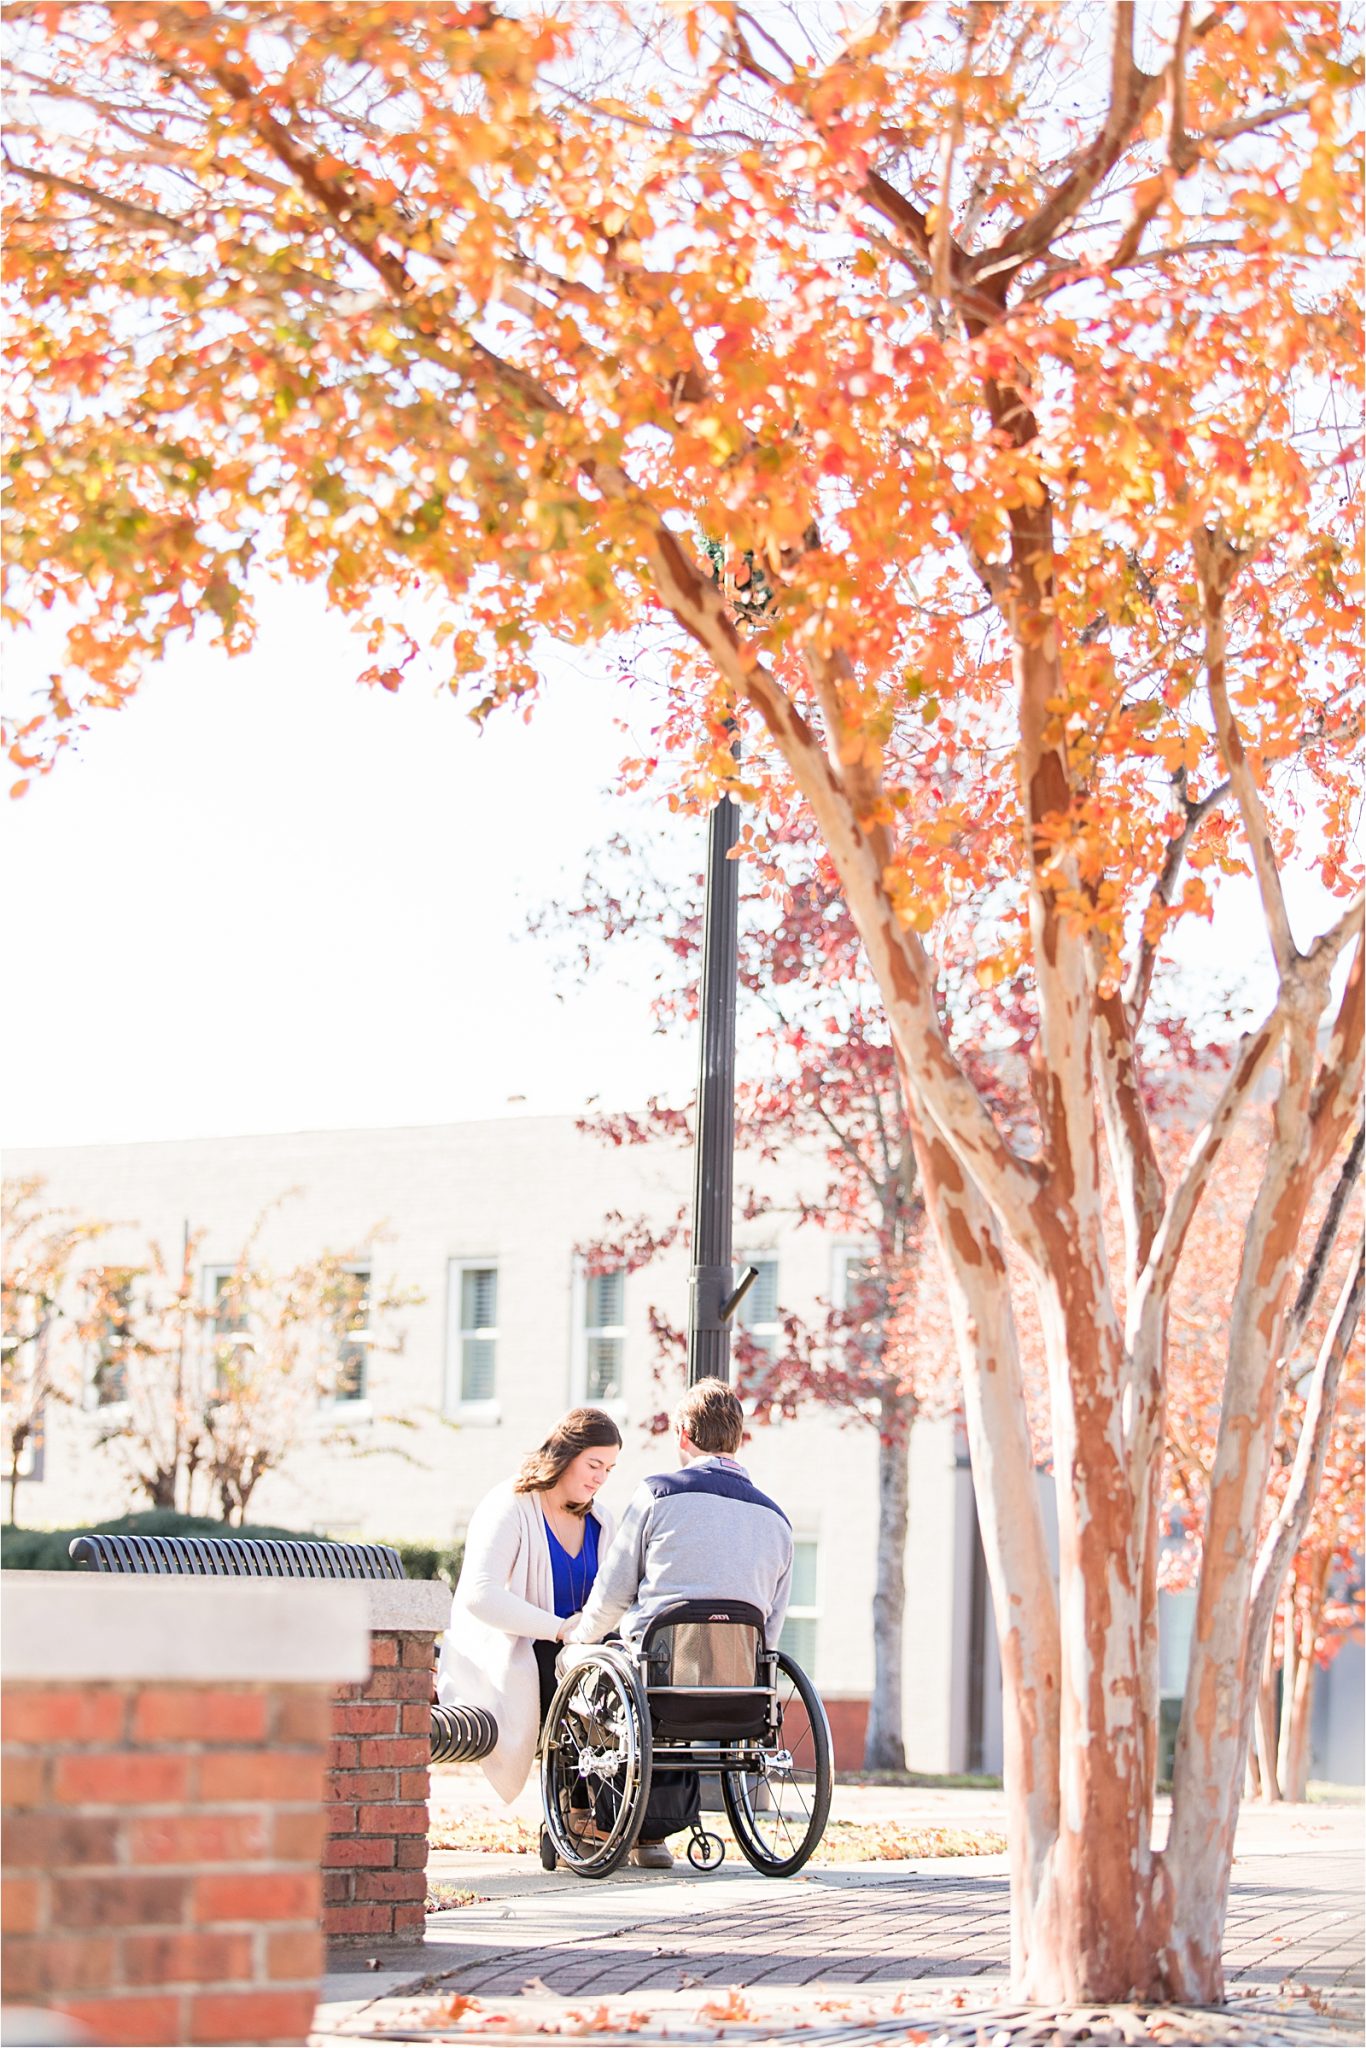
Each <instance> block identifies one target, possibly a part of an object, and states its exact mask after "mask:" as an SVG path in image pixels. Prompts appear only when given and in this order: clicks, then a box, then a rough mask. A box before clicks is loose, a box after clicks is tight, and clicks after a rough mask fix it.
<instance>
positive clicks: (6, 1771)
mask: <svg viewBox="0 0 1366 2048" xmlns="http://www.w3.org/2000/svg"><path fill="white" fill-rule="evenodd" d="M47 1767H48V1760H47V1758H46V1757H45V1756H13V1755H7V1756H6V1757H5V1759H4V1761H3V1763H2V1764H0V1788H2V1789H0V1797H3V1799H4V1802H5V1807H6V1810H7V1811H8V1812H12V1813H13V1812H19V1811H21V1810H22V1809H23V1808H25V1807H30V1806H43V1805H45V1804H46V1801H47V1796H48V1792H47V1778H48V1769H47Z"/></svg>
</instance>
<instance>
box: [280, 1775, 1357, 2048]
mask: <svg viewBox="0 0 1366 2048" xmlns="http://www.w3.org/2000/svg"><path fill="white" fill-rule="evenodd" d="M495 1811H498V1812H501V1811H502V1810H501V1809H497V1808H496V1807H495V1806H494V1805H493V1803H492V1802H491V1801H487V1800H486V1799H485V1797H484V1793H483V1788H482V1781H480V1782H479V1783H478V1784H476V1783H475V1781H474V1779H473V1776H472V1774H469V1773H466V1772H460V1773H452V1774H444V1773H443V1774H442V1776H441V1780H440V1783H439V1786H438V1800H437V1805H436V1826H437V1829H438V1831H439V1829H440V1826H441V1820H442V1816H443V1815H445V1816H449V1815H450V1814H451V1813H453V1812H460V1813H462V1814H463V1813H469V1814H473V1815H475V1816H478V1815H479V1814H481V1813H482V1814H490V1815H491V1814H493V1813H494V1812H495ZM514 1811H515V1812H516V1813H517V1814H518V1815H519V1816H520V1817H521V1818H522V1819H524V1820H526V1821H528V1822H530V1823H532V1824H534V1823H535V1821H536V1819H537V1807H536V1802H535V1800H534V1798H530V1799H524V1800H523V1801H520V1802H519V1804H518V1807H517V1808H516V1809H514ZM834 1817H835V1818H836V1819H844V1820H858V1821H877V1822H894V1823H896V1824H898V1825H900V1826H902V1827H920V1826H930V1827H953V1828H958V1829H971V1830H975V1831H976V1830H983V1829H991V1828H996V1829H998V1830H999V1828H1000V1827H1001V1823H1002V1809H1001V1798H1000V1795H999V1794H992V1793H978V1792H942V1791H937V1790H931V1791H916V1790H906V1789H902V1788H886V1787H840V1788H838V1790H837V1792H836V1799H835V1808H834ZM1363 1821H1364V1817H1363V1814H1362V1811H1361V1809H1359V1808H1342V1807H1334V1808H1329V1807H1288V1808H1280V1809H1271V1810H1268V1811H1265V1812H1263V1811H1260V1810H1249V1811H1248V1813H1247V1814H1246V1815H1245V1816H1244V1820H1243V1824H1242V1826H1241V1827H1240V1830H1239V1837H1238V1855H1237V1860H1236V1862H1235V1865H1234V1871H1233V1886H1232V1894H1231V1899H1230V1906H1229V1915H1228V1927H1227V1945H1226V1951H1225V1954H1226V1968H1227V1979H1228V1991H1229V2000H1230V2005H1229V2008H1228V2009H1227V2010H1226V2011H1224V2012H1221V2013H1218V2014H1214V2013H1204V2012H1187V2013H1184V2014H1181V2015H1177V2014H1175V2013H1171V2012H1165V2011H1162V2010H1161V2009H1154V2010H1153V2011H1152V2012H1151V2013H1150V2014H1147V2015H1145V2014H1143V2013H1141V2012H1139V2011H1138V2010H1136V2009H1134V2008H1116V2009H1111V2010H1109V2011H1108V2012H1107V2013H1106V2015H1105V2016H1104V2017H1103V2018H1102V2015H1100V2014H1097V2015H1095V2016H1094V2018H1093V2020H1092V2022H1091V2027H1090V2031H1089V2034H1087V2035H1083V2034H1082V2033H1080V2032H1079V2031H1077V2030H1076V2029H1075V2028H1073V2027H1067V2026H1064V2025H1062V2024H1060V2018H1049V2017H1048V2016H1046V2015H1045V2014H1043V2013H1041V2012H1039V2011H1037V2010H1036V2011H1035V2012H1033V2013H1032V2014H1025V2013H1022V2012H1012V2011H1011V2010H1010V2009H1008V2008H1006V2007H1004V2006H1003V2005H1001V2004H1000V2003H999V2001H1000V2000H1001V1999H1002V1997H1003V1996H1004V1994H1005V1991H1006V1986H1007V1976H1008V1954H1009V1896H1008V1886H1007V1881H1006V1862H1005V1858H1004V1856H956V1857H950V1858H935V1859H930V1858H926V1859H923V1860H919V1861H914V1862H876V1863H859V1864H852V1863H850V1864H835V1865H832V1866H828V1867H821V1866H820V1865H819V1864H816V1865H809V1866H808V1868H807V1870H806V1871H804V1872H803V1873H802V1874H801V1875H800V1876H799V1877H797V1878H793V1879H789V1880H787V1881H785V1882H783V1881H775V1880H772V1879H763V1878H760V1877H758V1876H757V1875H756V1874H755V1873H754V1872H753V1871H751V1870H750V1869H749V1868H748V1866H747V1865H745V1864H744V1863H743V1862H741V1863H738V1864H737V1863H736V1862H735V1861H734V1860H733V1859H731V1858H728V1860H727V1861H726V1863H725V1864H724V1866H723V1867H722V1869H721V1870H720V1871H718V1872H716V1873H715V1874H713V1875H710V1876H706V1875H700V1874H698V1873H696V1872H694V1871H692V1870H691V1869H689V1867H688V1866H687V1865H686V1864H680V1865H679V1866H678V1867H677V1868H676V1869H675V1870H674V1871H672V1872H670V1873H667V1874H662V1873H657V1872H648V1871H633V1870H626V1871H623V1872H621V1873H619V1874H618V1875H617V1876H616V1877H614V1878H611V1879H607V1880H605V1881H603V1882H601V1883H596V1884H595V1883H590V1882H585V1881H584V1880H583V1879H580V1878H575V1877H572V1876H569V1875H566V1874H564V1873H559V1872H557V1873H555V1874H554V1875H553V1876H552V1875H548V1874H547V1873H545V1872H544V1871H542V1870H541V1869H540V1866H539V1864H538V1862H537V1860H536V1858H535V1857H534V1856H533V1855H528V1854H521V1855H510V1854H478V1853H471V1852H470V1851H468V1850H437V1851H434V1852H433V1857H432V1865H431V1869H430V1873H429V1875H430V1878H431V1880H432V1882H433V1884H434V1885H436V1886H438V1887H443V1886H449V1887H452V1888H454V1887H460V1888H461V1889H462V1890H464V1891H468V1892H472V1893H474V1894H476V1895H477V1901H478V1902H477V1903H471V1904H468V1905H463V1906H460V1907H458V1908H457V1909H455V1910H451V1911H446V1912H439V1913H436V1914H434V1915H432V1917H431V1918H430V1919H429V1921H428V1931H427V1939H426V1942H425V1944H424V1946H423V1948H422V1950H421V1952H420V1953H414V1952H412V1951H409V1952H408V1953H407V1955H406V1956H399V1955H397V1954H394V1953H392V1952H391V1953H390V1954H381V1955H378V1956H369V1955H366V1954H365V1953H363V1952H362V1953H357V1954H355V1955H353V1956H350V1957H346V1956H336V1957H334V1958H333V1974H331V1975H330V1976H329V1977H328V1979H327V1981H326V1983H325V1985H324V1988H323V1998H322V2003H321V2005H320V2007H319V2010H318V2013H317V2016H316V2019H315V2022H314V2026H315V2031H314V2034H313V2035H312V2037H311V2040H312V2042H313V2044H314V2048H341V2044H343V2043H352V2042H357V2041H365V2040H371V2041H400V2040H406V2041H415V2040H422V2041H435V2042H440V2041H450V2040H465V2041H468V2040H470V2039H479V2038H487V2039H496V2040H499V2041H505V2042H508V2043H517V2042H521V2041H530V2040H539V2041H541V2042H544V2040H545V2039H546V2037H547V2036H554V2035H565V2034H571V2035H572V2034H584V2033H592V2034H595V2035H597V2037H598V2038H600V2039H602V2038H607V2039H611V2038H613V2037H616V2038H619V2039H630V2040H632V2041H635V2042H639V2043H642V2044H644V2043H652V2042H656V2041H663V2040H670V2041H714V2040H717V2039H720V2038H724V2039H725V2040H726V2041H729V2042H733V2043H737V2044H738V2043H753V2044H758V2043H763V2042H788V2041H791V2042H797V2041H800V2042H803V2043H807V2044H810V2048H816V2044H818V2043H826V2042H829V2043H832V2044H833V2043H841V2044H847V2043H853V2042H856V2041H870V2042H871V2041H887V2042H898V2043H902V2042H915V2041H923V2042H934V2043H942V2044H944V2048H949V2044H951V2043H958V2042H970V2043H974V2044H975V2043H977V2042H979V2041H981V2042H983V2043H990V2044H991V2048H1015V2044H1017V2043H1021V2044H1022V2043H1025V2042H1031V2041H1032V2042H1044V2041H1049V2042H1054V2041H1060V2042H1065V2041H1068V2040H1073V2039H1082V2038H1089V2039H1091V2040H1093V2041H1094V2040H1103V2039H1110V2040H1116V2041H1118V2040H1126V2039H1128V2040H1135V2041H1144V2042H1154V2041H1168V2042H1192V2043H1195V2042H1205V2041H1218V2042H1230V2043H1235V2042H1236V2043H1246V2044H1248V2048H1253V2044H1258V2048H1260V2044H1272V2043H1282V2042H1284V2043H1286V2044H1290V2043H1297V2044H1308V2043H1323V2042H1329V2041H1336V2040H1355V2041H1360V2039H1361V2038H1362V2025H1361V2012H1362V2005H1361V1985H1362V1977H1363V1949H1364V1948H1366V1928H1364V1927H1363V1899H1362V1850H1363V1841H1364V1840H1366V1827H1364V1825H1363Z"/></svg>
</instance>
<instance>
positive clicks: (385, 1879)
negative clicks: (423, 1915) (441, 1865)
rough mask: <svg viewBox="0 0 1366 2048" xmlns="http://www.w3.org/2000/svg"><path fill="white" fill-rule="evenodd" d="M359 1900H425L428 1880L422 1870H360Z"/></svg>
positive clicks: (357, 1880)
mask: <svg viewBox="0 0 1366 2048" xmlns="http://www.w3.org/2000/svg"><path fill="white" fill-rule="evenodd" d="M355 1887H356V1889H355V1896H356V1897H357V1898H358V1899H418V1900H421V1899H425V1898H426V1896H427V1879H426V1875H425V1873H424V1872H422V1871H420V1870H358V1871H357V1872H356V1874H355Z"/></svg>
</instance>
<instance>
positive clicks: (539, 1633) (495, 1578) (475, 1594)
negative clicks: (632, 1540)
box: [436, 1479, 615, 1804]
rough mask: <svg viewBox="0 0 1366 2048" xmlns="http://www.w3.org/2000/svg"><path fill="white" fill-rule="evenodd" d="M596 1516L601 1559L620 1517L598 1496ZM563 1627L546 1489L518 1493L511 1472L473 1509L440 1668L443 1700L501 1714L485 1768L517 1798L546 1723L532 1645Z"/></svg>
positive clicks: (503, 1793)
mask: <svg viewBox="0 0 1366 2048" xmlns="http://www.w3.org/2000/svg"><path fill="white" fill-rule="evenodd" d="M592 1514H593V1519H594V1520H595V1521H596V1522H597V1524H598V1530H599V1534H598V1557H599V1559H602V1558H604V1557H606V1555H607V1549H608V1546H609V1544H610V1543H611V1541H612V1531H613V1528H614V1526H615V1525H614V1523H613V1520H612V1517H611V1516H610V1515H609V1514H608V1512H607V1510H606V1509H605V1508H603V1507H600V1506H598V1505H597V1504H595V1505H594V1507H593V1509H592ZM559 1628H560V1617H559V1616H558V1615H557V1614H556V1612H555V1583H554V1578H553V1575H552V1573H551V1569H550V1546H549V1544H548V1543H547V1542H546V1535H545V1515H544V1513H543V1511H542V1508H541V1496H540V1494H539V1493H514V1492H513V1490H512V1481H511V1480H510V1479H509V1480H508V1481H506V1483H505V1484H504V1485H502V1486H495V1487H494V1489H493V1492H492V1493H490V1494H486V1495H485V1496H484V1498H483V1500H481V1501H480V1503H479V1505H478V1507H477V1508H476V1509H475V1511H474V1513H473V1515H472V1516H471V1517H470V1526H469V1531H468V1533H467V1535H466V1537H465V1560H464V1563H463V1565H462V1566H461V1569H460V1583H459V1585H458V1586H457V1587H456V1589H455V1605H454V1607H453V1609H452V1611H451V1620H450V1627H449V1628H448V1629H447V1630H446V1636H445V1640H444V1642H443V1643H442V1646H441V1662H440V1664H439V1666H438V1667H437V1674H436V1696H437V1698H438V1699H439V1700H440V1702H441V1704H442V1706H443V1707H450V1706H465V1707H483V1708H484V1709H485V1711H486V1712H488V1713H490V1714H492V1715H493V1717H494V1719H495V1720H496V1721H497V1723H498V1742H497V1746H496V1747H495V1749H494V1750H493V1752H492V1754H491V1755H489V1756H486V1757H485V1758H484V1773H485V1776H486V1777H487V1778H488V1781H489V1783H490V1784H491V1785H492V1786H493V1789H494V1791H495V1792H496V1793H497V1794H498V1796H499V1798H500V1799H504V1800H506V1801H508V1803H509V1804H510V1803H511V1802H512V1801H513V1800H514V1799H515V1798H516V1797H517V1794H518V1793H519V1792H520V1791H521V1789H522V1787H523V1785H525V1783H526V1781H527V1778H528V1776H529V1775H530V1771H531V1765H532V1760H533V1758H534V1757H535V1754H536V1738H537V1736H538V1735H539V1734H540V1729H541V1691H540V1676H539V1673H538V1670H537V1665H536V1653H535V1651H534V1650H533V1649H532V1647H531V1645H532V1643H533V1642H534V1641H537V1640H541V1641H545V1640H548V1639H553V1638H554V1636H555V1635H556V1634H557V1632H558V1630H559Z"/></svg>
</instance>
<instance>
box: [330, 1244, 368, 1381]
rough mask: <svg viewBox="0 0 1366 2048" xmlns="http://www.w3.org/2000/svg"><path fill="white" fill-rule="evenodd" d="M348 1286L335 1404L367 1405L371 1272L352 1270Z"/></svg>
mask: <svg viewBox="0 0 1366 2048" xmlns="http://www.w3.org/2000/svg"><path fill="white" fill-rule="evenodd" d="M344 1278H345V1280H346V1282H347V1286H346V1292H345V1295H344V1296H343V1301H342V1310H341V1314H340V1316H339V1317H338V1343H337V1378H336V1384H335V1386H334V1388H333V1395H332V1398H333V1399H334V1400H335V1401H363V1400H364V1399H365V1397H366V1394H367V1393H368V1391H369V1378H370V1366H369V1359H370V1347H369V1338H370V1330H369V1321H370V1269H369V1267H368V1266H348V1267H347V1269H346V1273H345V1276H344Z"/></svg>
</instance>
